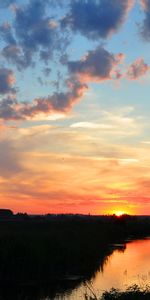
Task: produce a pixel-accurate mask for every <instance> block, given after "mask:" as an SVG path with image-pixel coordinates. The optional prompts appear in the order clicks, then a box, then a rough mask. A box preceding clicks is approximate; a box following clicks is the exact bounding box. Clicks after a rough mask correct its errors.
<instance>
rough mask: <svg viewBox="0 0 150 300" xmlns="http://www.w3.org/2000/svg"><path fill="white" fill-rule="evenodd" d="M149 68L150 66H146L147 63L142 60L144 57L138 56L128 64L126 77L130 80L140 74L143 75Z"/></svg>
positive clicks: (138, 76)
mask: <svg viewBox="0 0 150 300" xmlns="http://www.w3.org/2000/svg"><path fill="white" fill-rule="evenodd" d="M149 69H150V67H149V66H148V64H146V63H145V62H144V59H143V58H142V57H140V58H138V59H137V60H136V61H135V62H133V63H132V64H131V65H130V66H129V68H128V71H127V77H128V78H129V79H131V80H136V79H138V78H140V77H141V76H144V75H145V74H146V73H147V72H148V71H149Z"/></svg>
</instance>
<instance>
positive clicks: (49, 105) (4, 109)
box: [0, 78, 88, 120]
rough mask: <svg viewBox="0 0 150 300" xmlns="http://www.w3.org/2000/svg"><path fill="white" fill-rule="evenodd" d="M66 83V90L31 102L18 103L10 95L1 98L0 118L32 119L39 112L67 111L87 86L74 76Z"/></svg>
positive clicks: (47, 113) (48, 113) (46, 113)
mask: <svg viewBox="0 0 150 300" xmlns="http://www.w3.org/2000/svg"><path fill="white" fill-rule="evenodd" d="M67 85H68V91H67V92H64V93H63V92H62V93H54V94H53V95H52V96H48V97H45V98H37V99H35V100H34V101H33V102H32V103H29V102H28V103H27V102H26V103H19V102H18V101H17V100H16V99H12V98H10V97H7V98H5V99H3V100H2V101H1V102H0V119H3V120H22V119H32V118H34V117H35V116H37V115H39V114H41V113H44V114H45V115H50V114H53V113H67V112H68V111H70V110H71V108H72V106H73V104H74V103H75V102H77V101H79V100H80V98H81V97H82V96H83V95H84V92H85V90H86V89H87V88H88V87H87V85H86V84H82V83H81V82H79V81H78V80H77V79H75V78H72V79H70V80H68V82H67Z"/></svg>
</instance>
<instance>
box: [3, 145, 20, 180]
mask: <svg viewBox="0 0 150 300" xmlns="http://www.w3.org/2000/svg"><path fill="white" fill-rule="evenodd" d="M0 170H1V174H0V176H1V177H10V176H14V175H16V173H18V172H21V171H22V170H23V167H22V166H21V163H20V158H19V154H18V152H17V150H16V149H15V147H14V145H13V142H12V141H11V140H2V141H0Z"/></svg>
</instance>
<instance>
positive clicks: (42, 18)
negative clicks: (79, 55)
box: [0, 0, 67, 70]
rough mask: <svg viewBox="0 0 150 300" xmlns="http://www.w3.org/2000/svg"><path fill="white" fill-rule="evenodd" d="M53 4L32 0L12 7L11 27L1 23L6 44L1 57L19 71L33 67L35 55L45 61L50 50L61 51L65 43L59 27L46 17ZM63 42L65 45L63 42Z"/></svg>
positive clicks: (50, 55)
mask: <svg viewBox="0 0 150 300" xmlns="http://www.w3.org/2000/svg"><path fill="white" fill-rule="evenodd" d="M51 5H54V4H53V1H50V0H49V1H46V0H33V1H29V2H28V3H27V4H26V5H25V4H24V5H22V6H19V5H18V6H16V8H15V10H14V15H15V18H14V21H13V22H12V26H11V25H10V24H8V23H4V24H2V25H1V27H0V32H1V34H2V38H3V40H4V42H5V43H6V45H5V47H4V49H3V51H2V54H3V56H4V57H5V58H6V59H7V58H8V59H9V61H11V62H12V63H13V64H15V65H16V66H17V67H18V69H19V70H21V69H24V68H27V67H29V66H33V65H34V64H33V63H34V56H35V54H37V53H38V54H39V58H40V59H41V60H43V61H45V62H47V61H48V60H49V59H51V58H52V56H53V53H54V51H57V50H59V51H61V49H62V48H63V47H64V45H66V44H67V42H66V38H64V35H62V34H60V32H59V24H58V23H57V21H56V20H54V19H53V17H52V16H48V15H47V8H51ZM64 41H65V42H64Z"/></svg>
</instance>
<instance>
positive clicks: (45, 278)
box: [0, 210, 150, 300]
mask: <svg viewBox="0 0 150 300" xmlns="http://www.w3.org/2000/svg"><path fill="white" fill-rule="evenodd" d="M147 236H150V217H146V216H145V217H144V216H143V217H138V216H128V215H123V216H120V217H116V216H115V215H113V216H83V215H52V214H48V215H45V216H28V215H27V214H17V215H14V214H13V213H12V212H11V213H10V211H9V212H8V211H7V212H6V211H3V212H2V210H0V299H2V300H5V299H6V300H7V299H10V290H11V299H15V300H25V299H32V300H33V299H37V300H39V299H45V298H46V297H47V298H48V297H49V298H48V299H53V298H54V297H55V296H56V295H57V294H59V293H60V294H63V293H65V292H67V293H69V292H71V291H72V290H73V289H74V288H76V287H77V286H79V285H80V284H81V283H83V282H85V281H88V280H91V278H94V276H95V274H96V272H97V271H98V270H101V271H102V272H103V268H104V266H105V264H106V263H107V260H108V257H109V256H110V255H111V254H112V253H113V251H114V250H115V249H118V250H119V251H124V250H125V244H126V242H127V241H128V240H130V239H138V238H144V237H147ZM111 293H112V292H111ZM18 295H22V296H18ZM111 297H112V295H111ZM119 297H120V296H119ZM122 297H123V296H122ZM87 299H88V300H93V299H94V298H87ZM107 299H119V300H122V299H126V298H109V296H108V297H107V298H106V297H105V298H104V300H107ZM128 299H129V300H130V298H128ZM131 299H132V298H131ZM133 299H134V298H133ZM136 299H137V300H138V299H141V298H136ZM143 299H148V298H143ZM149 299H150V298H149ZM94 300H95V299H94ZM98 300H99V299H98Z"/></svg>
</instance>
